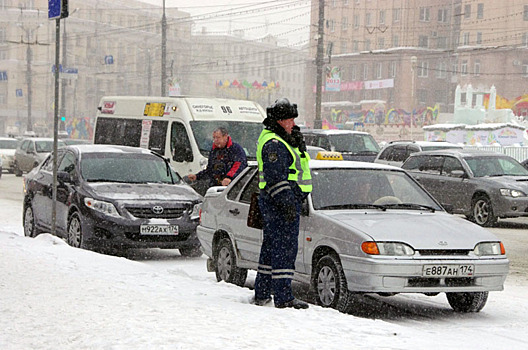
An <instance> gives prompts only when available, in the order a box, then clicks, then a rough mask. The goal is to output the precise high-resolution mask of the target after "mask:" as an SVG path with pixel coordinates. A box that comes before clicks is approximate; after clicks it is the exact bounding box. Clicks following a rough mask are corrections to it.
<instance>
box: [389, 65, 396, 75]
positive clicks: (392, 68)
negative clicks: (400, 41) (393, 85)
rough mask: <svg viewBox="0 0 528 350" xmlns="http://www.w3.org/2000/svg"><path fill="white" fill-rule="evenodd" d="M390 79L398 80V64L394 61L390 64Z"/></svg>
mask: <svg viewBox="0 0 528 350" xmlns="http://www.w3.org/2000/svg"><path fill="white" fill-rule="evenodd" d="M389 77H390V78H396V62H394V61H392V62H390V63H389Z"/></svg>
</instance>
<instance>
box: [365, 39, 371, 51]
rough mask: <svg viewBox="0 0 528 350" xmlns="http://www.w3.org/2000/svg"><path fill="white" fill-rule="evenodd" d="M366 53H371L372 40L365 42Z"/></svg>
mask: <svg viewBox="0 0 528 350" xmlns="http://www.w3.org/2000/svg"><path fill="white" fill-rule="evenodd" d="M365 51H370V39H368V40H365Z"/></svg>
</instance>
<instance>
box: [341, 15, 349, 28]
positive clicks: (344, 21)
mask: <svg viewBox="0 0 528 350" xmlns="http://www.w3.org/2000/svg"><path fill="white" fill-rule="evenodd" d="M341 30H342V31H347V30H348V17H343V18H341Z"/></svg>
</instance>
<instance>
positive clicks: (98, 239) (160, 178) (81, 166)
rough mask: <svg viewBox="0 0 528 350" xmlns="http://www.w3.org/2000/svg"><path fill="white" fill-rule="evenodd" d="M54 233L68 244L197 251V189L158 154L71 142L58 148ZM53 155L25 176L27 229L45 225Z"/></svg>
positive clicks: (48, 223)
mask: <svg viewBox="0 0 528 350" xmlns="http://www.w3.org/2000/svg"><path fill="white" fill-rule="evenodd" d="M57 157H58V168H57V179H58V184H57V195H56V197H57V202H56V203H57V204H56V208H57V209H56V217H57V219H56V234H57V236H59V237H62V238H65V239H66V241H67V242H68V244H70V245H71V246H73V247H79V248H85V249H92V250H101V251H116V250H117V251H120V250H125V249H128V248H171V249H179V250H180V253H181V254H182V255H183V256H200V255H201V254H202V252H201V251H200V242H199V241H198V239H197V237H196V226H197V225H198V206H199V203H201V201H202V197H201V196H200V195H199V194H197V193H196V192H195V191H194V190H193V189H192V188H191V187H190V186H188V185H186V184H185V183H184V182H183V181H182V179H181V178H180V176H179V175H178V174H177V173H176V172H174V170H173V169H172V168H171V167H170V165H169V163H168V161H167V160H166V159H164V158H163V157H161V156H160V155H158V154H156V153H154V152H152V151H150V150H147V149H143V148H139V147H138V148H136V147H126V146H112V145H75V146H67V147H64V148H61V149H59V150H58V152H57ZM52 159H53V157H52V156H51V155H50V156H48V158H46V160H45V161H44V162H43V163H42V164H41V165H39V166H38V167H36V168H35V169H33V170H32V171H31V172H30V173H29V174H28V175H27V176H26V178H25V191H24V205H23V213H24V214H23V225H24V233H25V235H26V236H30V237H35V236H36V235H38V234H39V233H41V232H50V228H51V223H52V221H51V220H52V218H51V210H50V208H51V206H52V202H51V201H52V196H51V191H52V183H53V182H52V181H53V160H52Z"/></svg>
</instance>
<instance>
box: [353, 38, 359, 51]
mask: <svg viewBox="0 0 528 350" xmlns="http://www.w3.org/2000/svg"><path fill="white" fill-rule="evenodd" d="M352 50H353V51H354V52H358V51H359V42H358V41H357V40H354V41H353V42H352Z"/></svg>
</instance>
